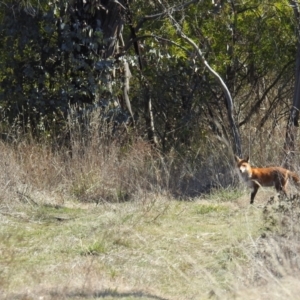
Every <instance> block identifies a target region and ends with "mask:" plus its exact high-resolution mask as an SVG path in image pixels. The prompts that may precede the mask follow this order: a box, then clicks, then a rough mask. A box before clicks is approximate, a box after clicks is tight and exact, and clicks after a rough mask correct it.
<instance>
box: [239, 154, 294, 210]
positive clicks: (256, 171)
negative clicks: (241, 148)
mask: <svg viewBox="0 0 300 300" xmlns="http://www.w3.org/2000/svg"><path fill="white" fill-rule="evenodd" d="M235 159H236V163H237V167H238V169H239V173H240V175H241V177H242V178H243V180H244V181H245V182H246V183H247V185H248V186H249V187H250V188H252V192H251V200H250V203H251V204H253V202H254V198H255V195H256V193H257V191H258V189H259V187H260V186H274V187H275V189H276V190H277V191H278V192H282V193H284V194H285V195H286V196H287V191H286V187H287V184H288V180H289V178H291V179H292V180H293V181H294V182H295V183H300V178H299V176H298V175H297V174H296V173H294V172H292V171H290V170H287V169H285V168H282V167H267V168H252V167H251V165H250V164H249V157H247V158H246V159H241V158H239V157H238V156H236V157H235Z"/></svg>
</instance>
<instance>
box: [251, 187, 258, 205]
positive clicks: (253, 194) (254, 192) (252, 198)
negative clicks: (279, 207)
mask: <svg viewBox="0 0 300 300" xmlns="http://www.w3.org/2000/svg"><path fill="white" fill-rule="evenodd" d="M258 188H259V185H258V184H256V183H253V190H252V193H251V200H250V204H253V202H254V198H255V195H256V193H257V191H258Z"/></svg>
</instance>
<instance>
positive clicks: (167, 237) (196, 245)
mask: <svg viewBox="0 0 300 300" xmlns="http://www.w3.org/2000/svg"><path fill="white" fill-rule="evenodd" d="M153 197H155V198H151V199H149V200H148V202H147V203H143V204H141V203H140V202H129V203H127V202H126V203H117V204H109V205H108V204H107V205H97V206H96V205H95V204H90V205H88V206H87V207H86V206H85V207H83V208H80V207H76V208H69V207H58V208H55V207H53V206H45V205H44V206H42V207H28V208H26V209H25V210H24V209H23V212H24V211H25V214H23V215H22V217H19V216H18V215H14V216H10V215H4V216H3V215H2V218H1V227H0V228H1V229H0V238H1V241H2V244H1V249H0V251H1V253H2V258H1V263H0V264H1V269H2V274H1V289H2V292H3V295H5V297H6V298H7V299H10V298H13V297H17V296H18V297H19V296H20V295H22V297H24V299H25V298H26V297H28V298H30V297H35V298H37V297H43V296H44V297H49V298H50V299H56V297H57V298H59V297H61V298H62V299H63V298H65V299H92V298H93V297H99V298H101V297H104V295H105V298H108V299H119V298H122V299H123V298H124V299H136V298H138V299H148V298H149V299H202V298H208V297H209V296H210V295H211V294H216V295H223V296H224V295H225V296H226V295H227V296H228V297H229V296H230V295H232V293H234V290H233V289H232V286H233V285H234V282H235V278H234V274H235V272H236V265H239V266H240V265H243V264H245V263H247V261H248V259H247V256H246V254H245V253H244V250H243V247H246V245H247V244H249V242H250V240H249V236H251V237H252V238H254V239H255V238H257V237H259V235H260V230H261V228H262V218H261V212H260V211H258V210H257V209H249V208H248V206H245V207H243V208H242V209H239V208H238V207H237V206H235V205H234V204H232V203H230V202H223V203H216V202H215V201H214V200H212V201H209V200H208V199H207V200H197V201H191V202H182V201H180V202H178V201H175V200H172V199H168V198H166V197H163V196H161V195H155V196H153ZM79 206H80V205H79ZM62 216H63V217H62ZM95 295H100V296H95ZM101 295H102V296H101Z"/></svg>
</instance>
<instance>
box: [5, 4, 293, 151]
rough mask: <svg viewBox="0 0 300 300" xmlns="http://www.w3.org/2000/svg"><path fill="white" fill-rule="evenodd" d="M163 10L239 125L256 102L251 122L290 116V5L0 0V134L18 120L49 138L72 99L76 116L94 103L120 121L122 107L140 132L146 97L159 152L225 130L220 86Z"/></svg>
mask: <svg viewBox="0 0 300 300" xmlns="http://www.w3.org/2000/svg"><path fill="white" fill-rule="evenodd" d="M166 10H169V12H170V13H172V15H173V17H174V18H175V19H176V20H177V22H178V24H179V25H180V26H181V28H182V29H183V31H184V32H185V34H187V35H188V36H189V37H190V38H192V39H193V40H195V41H197V43H198V44H199V47H200V48H201V50H202V51H203V53H204V54H205V57H206V59H207V61H208V62H209V64H210V65H211V66H213V67H214V69H215V70H216V71H217V72H218V73H219V74H220V75H221V77H223V78H224V79H225V81H226V83H227V85H228V87H229V89H230V91H231V93H232V95H233V98H234V104H235V108H236V113H237V118H238V120H239V122H240V125H247V124H248V123H249V120H251V119H253V117H254V116H255V114H256V113H257V112H258V111H259V108H261V107H263V108H265V111H266V113H265V114H262V115H260V116H259V119H260V120H259V126H260V127H263V126H264V124H265V123H266V121H267V120H268V119H269V118H270V116H275V118H279V116H281V115H282V114H284V113H286V112H287V111H288V109H289V105H287V102H285V99H288V98H290V97H291V95H292V92H293V88H294V87H293V80H292V78H293V76H294V70H293V63H294V61H295V58H296V44H297V39H296V35H295V25H296V23H295V19H294V15H293V10H292V9H291V7H290V5H289V2H288V1H287V0H286V1H269V0H264V1H257V0H251V1H242V0H239V1H234V2H233V1H231V2H228V1H227V2H226V1H225V2H222V1H221V2H219V4H216V3H215V2H214V1H212V2H210V1H199V2H196V1H195V3H193V4H191V5H186V6H184V5H183V4H182V2H181V1H171V2H167V1H163V2H161V1H160V2H158V1H139V0H131V1H121V2H118V3H117V2H109V1H106V0H97V1H93V2H92V1H86V2H82V1H79V0H72V1H65V0H51V1H47V2H43V1H41V2H40V1H31V2H29V1H28V2H18V1H10V2H8V3H7V4H6V5H4V4H1V5H0V19H1V25H0V34H1V37H2V43H1V46H0V47H1V55H0V64H1V71H0V78H1V86H0V106H1V113H2V116H3V118H2V123H1V130H2V132H6V131H7V128H9V127H8V126H7V125H8V124H9V126H11V124H16V123H17V124H18V126H21V128H22V130H26V131H27V130H28V131H32V132H34V133H35V134H37V133H38V132H46V133H47V134H48V135H56V134H58V133H59V132H61V131H63V130H64V128H65V124H66V120H67V115H68V112H69V107H70V105H71V106H72V105H75V106H76V109H77V110H78V113H80V114H84V113H85V111H86V110H85V108H87V107H88V109H90V110H93V109H94V108H95V107H99V106H100V107H102V108H103V117H104V118H105V119H107V120H109V119H111V118H112V116H113V115H116V114H117V115H118V120H117V121H116V122H117V123H118V124H121V123H127V124H129V123H128V121H129V115H130V114H131V111H130V107H129V106H131V109H132V112H133V115H132V116H133V117H134V119H135V126H136V128H137V129H138V132H139V133H140V132H144V131H145V130H147V129H148V127H149V122H148V121H147V120H148V118H149V111H148V110H147V108H146V106H147V105H149V99H151V105H152V110H153V120H152V123H153V124H154V130H155V135H156V136H157V137H158V140H159V146H160V147H161V148H162V149H163V150H164V151H169V150H171V149H172V148H174V147H175V148H176V149H178V150H180V149H182V150H183V151H186V149H198V148H199V145H200V144H202V143H205V139H207V137H208V135H209V134H210V132H214V133H217V134H225V136H226V137H230V133H228V132H229V130H228V128H229V126H230V125H229V124H228V122H227V121H226V120H227V117H226V115H227V113H226V104H225V102H224V97H223V93H222V90H221V89H220V87H219V85H218V83H217V82H216V81H215V79H214V78H212V77H211V76H210V75H209V73H208V72H207V69H206V68H205V66H203V65H202V64H201V63H200V62H199V61H198V59H197V57H196V55H195V53H194V51H193V49H191V47H190V46H189V45H186V44H185V42H184V41H183V40H182V39H180V38H179V36H178V35H177V32H176V30H175V28H174V27H173V25H172V23H171V22H170V20H169V18H168V15H167V14H165V11H166ZM11 16H13V17H11ZM149 16H150V17H149ZM151 16H152V17H151ZM274 33H276V34H274ZM135 37H136V38H135ZM138 49H139V50H138ZM125 63H128V64H129V68H130V71H131V73H132V77H131V80H130V82H129V86H130V93H129V100H130V103H127V102H126V97H125V94H124V93H125V92H124V86H125V83H124V76H127V75H125V73H124V72H125V71H124V64H125ZM128 91H129V90H127V92H128ZM127 92H126V93H127ZM16 121H17V122H16ZM216 122H217V123H219V124H220V125H221V127H219V128H218V127H217V126H216Z"/></svg>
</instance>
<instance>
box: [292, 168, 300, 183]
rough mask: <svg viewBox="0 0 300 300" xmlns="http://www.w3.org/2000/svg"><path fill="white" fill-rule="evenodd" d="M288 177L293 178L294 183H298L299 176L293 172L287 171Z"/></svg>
mask: <svg viewBox="0 0 300 300" xmlns="http://www.w3.org/2000/svg"><path fill="white" fill-rule="evenodd" d="M289 177H290V178H292V179H293V181H294V183H297V184H298V185H300V178H299V176H298V175H297V174H296V173H295V172H291V171H289Z"/></svg>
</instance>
